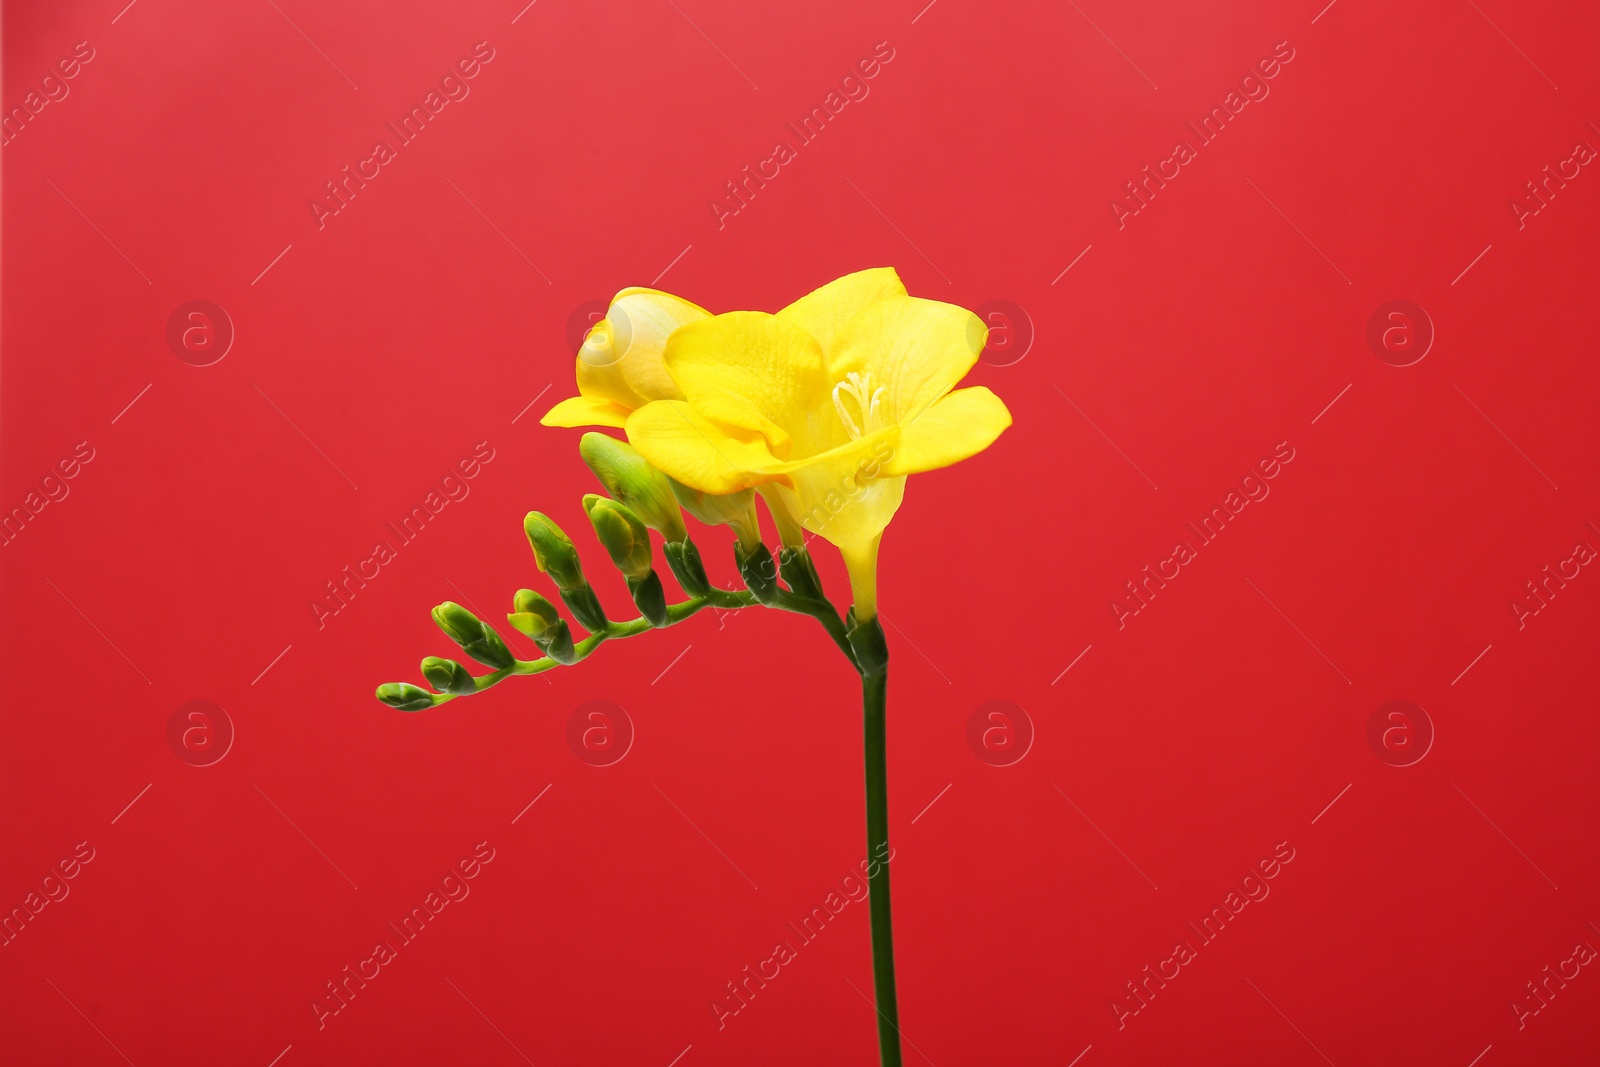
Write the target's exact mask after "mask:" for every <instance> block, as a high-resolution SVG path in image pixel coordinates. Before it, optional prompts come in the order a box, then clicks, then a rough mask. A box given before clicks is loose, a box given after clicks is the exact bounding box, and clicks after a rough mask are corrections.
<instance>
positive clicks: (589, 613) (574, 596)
mask: <svg viewBox="0 0 1600 1067" xmlns="http://www.w3.org/2000/svg"><path fill="white" fill-rule="evenodd" d="M561 599H562V600H563V601H564V602H565V603H566V605H567V610H568V611H570V612H572V617H573V618H574V619H577V620H578V624H579V625H580V626H582V627H583V628H584V629H585V630H588V631H589V632H590V633H592V634H597V633H600V632H601V631H602V630H604V629H605V628H606V610H605V608H602V607H601V606H600V599H599V598H598V597H596V596H595V595H594V590H593V589H591V588H589V583H588V582H585V583H584V584H583V585H582V586H580V587H578V588H576V589H563V590H561Z"/></svg>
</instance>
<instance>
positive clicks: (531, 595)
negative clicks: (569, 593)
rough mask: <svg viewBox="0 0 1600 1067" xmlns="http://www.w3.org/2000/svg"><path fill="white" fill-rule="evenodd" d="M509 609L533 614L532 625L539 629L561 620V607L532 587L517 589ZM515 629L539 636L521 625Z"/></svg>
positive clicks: (519, 613) (523, 613)
mask: <svg viewBox="0 0 1600 1067" xmlns="http://www.w3.org/2000/svg"><path fill="white" fill-rule="evenodd" d="M511 610H512V611H514V612H515V613H516V614H518V615H531V616H534V617H535V618H534V620H533V625H534V626H536V627H537V628H538V629H540V630H544V629H548V628H550V627H551V626H554V625H555V624H556V623H558V622H560V621H561V609H560V608H557V607H556V606H555V605H554V604H552V603H550V601H549V600H547V599H545V598H544V597H542V596H540V595H539V594H538V593H535V592H534V591H533V590H532V589H518V590H517V592H516V595H515V596H513V597H512V598H511ZM517 629H518V630H521V631H522V632H523V633H525V634H527V635H528V636H529V637H534V638H537V637H538V636H539V635H538V634H537V633H530V632H529V631H528V630H526V629H523V627H522V626H518V627H517Z"/></svg>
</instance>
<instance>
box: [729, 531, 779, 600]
mask: <svg viewBox="0 0 1600 1067" xmlns="http://www.w3.org/2000/svg"><path fill="white" fill-rule="evenodd" d="M733 558H734V561H735V562H737V563H738V564H739V576H740V577H741V578H743V579H744V584H745V588H747V589H749V590H750V592H752V593H754V594H755V596H756V600H757V601H758V602H760V603H762V604H768V605H772V604H775V603H776V602H777V601H778V600H780V599H782V597H783V596H784V595H785V594H786V590H784V589H783V588H782V587H781V586H779V585H778V565H777V563H776V562H774V561H773V559H772V553H771V552H769V551H768V550H767V546H766V545H763V544H761V543H760V542H759V541H758V542H756V544H755V546H754V547H752V548H748V549H747V548H745V547H744V545H743V544H737V545H734V546H733Z"/></svg>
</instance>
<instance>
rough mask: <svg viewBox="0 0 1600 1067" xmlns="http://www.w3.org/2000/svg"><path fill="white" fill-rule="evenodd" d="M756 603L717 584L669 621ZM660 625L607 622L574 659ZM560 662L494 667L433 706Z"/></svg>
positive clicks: (439, 696)
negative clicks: (467, 689)
mask: <svg viewBox="0 0 1600 1067" xmlns="http://www.w3.org/2000/svg"><path fill="white" fill-rule="evenodd" d="M755 603H756V599H755V597H753V596H751V595H750V594H749V593H741V592H738V591H737V590H733V589H718V588H715V587H713V588H712V589H711V590H710V591H709V592H708V593H706V594H705V595H704V596H697V597H690V598H689V599H688V600H685V601H683V602H682V603H681V604H668V605H667V625H669V626H670V625H672V624H673V623H678V622H682V621H683V620H684V619H687V618H688V617H689V616H691V615H693V614H694V613H695V612H697V611H699V610H700V609H701V608H708V607H719V608H748V607H753V606H754V605H755ZM656 628H657V627H655V626H653V625H652V624H651V622H650V620H649V619H646V618H644V617H643V616H642V615H641V616H640V617H639V618H636V619H629V620H628V621H627V622H607V623H606V625H605V629H603V630H600V631H599V632H598V633H592V634H590V635H589V636H588V637H585V638H584V639H583V640H582V641H579V642H577V643H576V644H575V645H574V646H573V648H574V649H576V651H577V653H578V656H577V658H576V659H574V660H573V661H572V662H573V663H582V662H583V661H584V660H586V659H588V658H589V655H590V654H591V653H593V652H594V650H595V649H597V648H599V647H600V645H601V644H603V643H604V642H606V641H608V640H611V639H612V638H618V637H633V636H634V635H635V634H642V633H645V632H646V631H648V630H654V629H656ZM560 666H562V664H560V663H558V662H556V661H555V660H553V659H551V658H550V657H549V656H545V657H543V658H541V659H519V660H516V661H515V662H513V663H512V664H511V666H509V667H504V668H502V669H500V670H498V671H491V672H490V673H488V674H483V675H479V676H478V677H476V678H474V679H473V684H474V689H473V691H472V692H471V693H434V694H433V706H434V707H438V706H439V705H441V704H448V703H449V702H450V701H452V700H454V699H456V698H457V697H462V696H473V695H474V694H476V693H481V692H483V691H484V690H485V689H488V688H490V687H492V686H496V685H499V684H500V683H501V682H503V681H505V680H506V679H507V678H513V677H521V676H523V675H527V674H543V673H544V672H545V671H548V670H551V669H552V668H555V667H560Z"/></svg>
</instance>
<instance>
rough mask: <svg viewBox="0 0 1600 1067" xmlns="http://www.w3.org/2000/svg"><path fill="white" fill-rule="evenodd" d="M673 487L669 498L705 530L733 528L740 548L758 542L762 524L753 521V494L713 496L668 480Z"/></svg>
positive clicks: (754, 509) (747, 490)
mask: <svg viewBox="0 0 1600 1067" xmlns="http://www.w3.org/2000/svg"><path fill="white" fill-rule="evenodd" d="M667 481H668V482H670V483H671V485H672V495H673V496H675V497H677V498H678V503H680V504H682V505H683V510H685V511H687V512H688V513H689V514H691V515H693V516H694V517H695V518H697V519H699V520H700V521H701V522H703V523H705V524H706V525H707V526H721V525H724V524H726V525H728V526H732V527H733V529H734V532H735V533H737V534H738V535H739V542H740V543H741V544H747V545H753V544H755V543H756V542H758V541H760V540H761V520H760V519H758V518H756V504H755V491H754V490H753V489H741V490H739V492H737V493H728V494H727V495H726V496H716V495H714V494H712V493H702V492H701V491H700V490H698V489H690V488H689V487H688V486H687V485H684V484H683V483H682V482H678V481H674V480H673V479H671V478H668V479H667Z"/></svg>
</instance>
